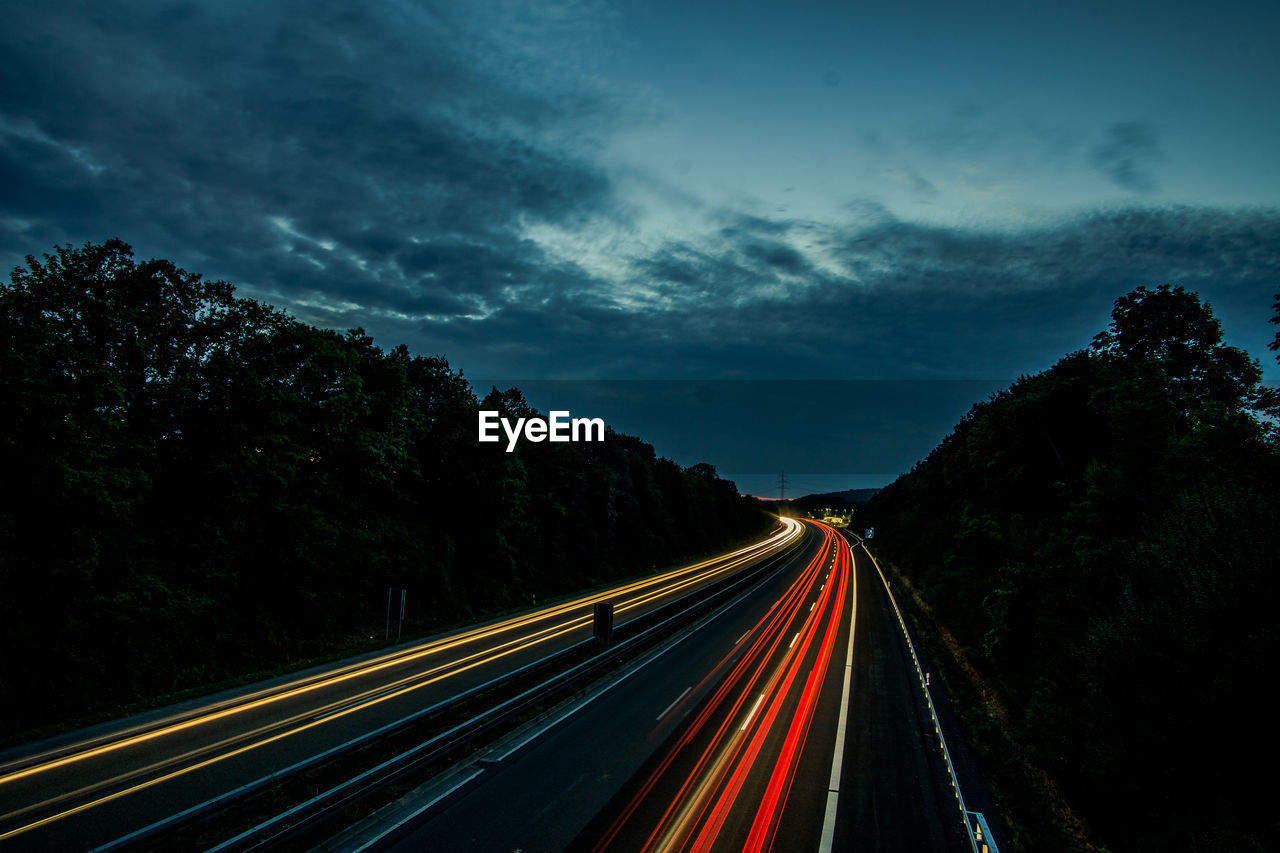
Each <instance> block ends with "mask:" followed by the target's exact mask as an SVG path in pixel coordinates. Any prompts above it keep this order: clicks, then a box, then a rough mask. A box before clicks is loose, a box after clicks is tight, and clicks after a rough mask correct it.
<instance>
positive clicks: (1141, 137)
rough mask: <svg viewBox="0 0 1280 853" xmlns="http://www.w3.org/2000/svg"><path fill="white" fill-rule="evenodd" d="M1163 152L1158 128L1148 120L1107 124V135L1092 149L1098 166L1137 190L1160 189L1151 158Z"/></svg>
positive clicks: (1093, 159) (1139, 191) (1140, 191)
mask: <svg viewBox="0 0 1280 853" xmlns="http://www.w3.org/2000/svg"><path fill="white" fill-rule="evenodd" d="M1159 156H1160V145H1159V142H1158V140H1157V139H1156V133H1155V130H1154V129H1153V128H1152V127H1151V126H1150V125H1148V124H1146V123H1145V122H1138V121H1130V122H1120V123H1118V124H1113V125H1111V127H1109V128H1107V133H1106V138H1105V139H1104V140H1103V141H1102V142H1100V143H1098V144H1097V145H1096V146H1095V147H1094V148H1093V150H1092V151H1091V152H1090V160H1091V162H1092V163H1093V165H1094V167H1095V168H1097V169H1098V170H1099V171H1101V172H1102V173H1103V174H1104V175H1106V176H1107V177H1108V178H1110V179H1111V180H1112V181H1113V182H1115V184H1116V185H1117V186H1120V187H1123V188H1124V189H1126V190H1131V191H1132V192H1135V193H1149V192H1152V191H1153V190H1155V189H1156V180H1155V177H1154V175H1152V173H1151V167H1150V164H1151V161H1152V160H1155V159H1157V158H1158V157H1159Z"/></svg>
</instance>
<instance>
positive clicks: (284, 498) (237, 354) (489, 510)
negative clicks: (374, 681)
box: [0, 241, 769, 736]
mask: <svg viewBox="0 0 1280 853" xmlns="http://www.w3.org/2000/svg"><path fill="white" fill-rule="evenodd" d="M0 359H2V360H3V363H2V364H0V465H2V466H3V471H4V482H5V487H4V489H3V490H0V650H3V653H2V654H0V697H3V700H4V701H3V702H0V708H3V710H2V711H0V729H2V730H3V732H4V733H6V734H7V735H10V736H11V735H12V734H13V733H14V732H16V731H19V730H22V729H24V728H26V727H30V726H33V725H38V724H44V723H47V722H50V721H51V720H56V719H59V718H65V717H71V716H76V715H80V714H83V713H85V712H88V711H93V710H98V709H105V708H109V707H112V706H114V705H117V704H119V703H122V702H129V701H133V700H138V699H145V698H146V697H148V696H151V695H155V694H158V693H163V692H165V691H169V690H172V689H178V688H184V687H190V686H192V685H198V684H202V683H210V682H212V681H215V680H217V679H220V678H224V677H228V676H234V675H236V674H238V673H241V672H246V671H253V670H259V669H261V668H264V667H267V666H273V665H280V664H283V663H286V662H288V661H290V660H296V659H299V658H300V657H302V656H305V655H310V654H315V653H323V652H325V651H326V650H328V649H334V648H344V647H349V646H350V645H351V644H352V642H353V640H354V639H355V638H360V639H367V638H368V635H369V634H371V633H375V632H376V636H377V639H378V640H381V638H382V632H383V619H384V614H385V601H386V591H387V588H388V587H397V588H399V587H403V588H407V589H408V590H409V593H408V604H409V613H410V615H411V616H416V620H415V623H414V624H415V625H416V626H417V627H418V628H419V629H425V628H428V627H430V626H433V625H439V624H443V623H448V622H451V621H457V620H459V619H464V618H468V617H470V616H472V615H476V614H479V613H481V612H484V611H493V610H499V609H502V608H507V607H512V606H519V605H523V604H526V603H528V602H530V601H532V600H533V598H534V596H536V595H543V596H546V595H554V594H557V593H565V592H568V591H571V590H573V589H575V588H581V587H584V586H589V585H592V584H596V583H600V582H602V581H606V580H608V579H612V578H617V577H621V576H624V575H627V574H634V573H636V572H639V571H648V570H650V569H651V568H654V567H663V566H664V565H667V564H670V563H672V562H673V561H677V560H683V559H686V558H689V557H692V556H695V555H701V554H705V553H708V552H710V551H712V550H713V549H717V548H722V547H724V546H726V545H727V544H729V543H730V542H733V541H737V540H739V539H742V538H744V537H746V536H749V535H753V534H755V533H757V532H760V531H762V530H763V529H764V528H765V527H766V526H767V525H768V523H769V520H768V517H767V516H765V515H764V514H763V513H762V512H761V511H760V510H759V509H758V507H757V505H756V504H755V502H754V501H748V500H746V499H742V498H740V497H739V496H738V495H737V493H736V491H735V490H734V488H733V486H732V484H731V483H729V482H727V481H725V480H722V479H719V478H718V477H716V474H715V471H714V469H713V468H711V467H710V466H709V465H695V466H693V467H691V468H687V469H683V468H681V467H679V466H678V465H676V464H675V463H673V462H671V461H670V460H667V459H660V458H657V457H656V456H655V453H654V450H653V448H652V447H651V446H649V445H648V444H645V443H644V442H642V441H640V440H639V439H637V438H633V437H630V436H626V435H620V434H616V433H614V432H612V431H610V432H609V433H608V435H607V437H606V440H605V441H604V442H603V443H590V444H589V443H557V444H550V443H547V442H543V443H539V444H531V443H528V442H522V443H521V444H520V445H519V446H518V448H517V450H516V451H515V452H514V453H506V452H505V443H503V444H480V443H479V442H478V441H477V414H476V413H477V411H478V409H479V408H481V407H482V405H483V408H486V409H500V410H501V411H502V412H503V413H504V414H506V415H524V414H529V412H530V411H531V410H530V409H529V406H528V404H527V403H526V402H525V401H524V399H523V398H522V397H521V395H520V393H519V391H517V390H507V391H503V392H499V391H497V390H496V389H495V390H493V391H492V392H490V393H489V395H488V396H487V397H486V398H485V399H484V401H483V404H481V403H480V402H478V401H477V399H476V396H475V394H474V393H473V391H472V389H471V387H470V386H469V385H468V384H467V382H465V381H464V380H463V378H462V376H461V375H460V374H459V373H457V372H455V371H453V370H451V369H450V367H449V365H448V364H447V363H446V362H445V361H444V359H442V358H424V357H421V356H413V355H410V353H409V352H408V350H407V349H406V348H405V347H403V346H401V347H397V348H396V349H394V350H391V351H390V352H383V351H382V350H380V349H379V348H378V347H376V346H374V344H373V341H372V340H371V339H370V338H369V337H368V336H366V335H365V334H363V333H362V332H361V331H360V330H355V331H352V332H349V333H347V334H346V335H340V334H337V333H334V332H332V331H326V330H323V329H318V328H315V327H312V326H309V325H306V324H304V323H301V322H299V321H297V320H295V319H292V318H291V317H289V316H288V315H286V314H284V313H281V312H279V311H277V310H274V309H272V308H270V307H268V306H266V305H263V304H261V303H258V302H255V301H252V300H248V299H242V298H237V297H235V296H234V294H233V288H232V287H231V286H230V285H228V284H226V283H223V282H210V281H205V280H203V279H202V278H201V277H200V276H198V275H194V274H190V273H187V272H184V271H183V270H180V269H178V268H176V267H175V266H174V265H173V264H171V263H169V262H167V261H160V260H153V261H147V262H145V263H136V262H135V261H134V260H133V258H132V253H131V251H130V248H129V247H128V246H127V245H125V244H123V243H121V242H119V241H111V242H108V243H106V244H103V245H88V246H86V247H84V248H83V249H74V250H73V249H71V248H69V247H68V248H64V249H59V250H58V252H57V255H56V256H46V257H45V259H44V260H43V261H37V260H34V259H31V258H28V262H27V266H26V268H21V269H18V270H15V271H14V273H13V276H12V283H11V284H9V285H5V286H4V287H2V288H0ZM411 627H412V626H411Z"/></svg>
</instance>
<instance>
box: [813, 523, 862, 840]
mask: <svg viewBox="0 0 1280 853" xmlns="http://www.w3.org/2000/svg"><path fill="white" fill-rule="evenodd" d="M845 547H848V543H847V542H846V543H845ZM849 588H850V590H852V595H853V602H852V605H851V606H850V607H849V650H848V651H847V652H846V653H845V659H844V688H843V689H842V690H841V692H840V721H839V723H837V724H836V749H835V752H834V753H833V754H832V756H831V778H830V780H829V781H828V782H827V812H826V815H825V816H824V817H823V819H822V841H821V842H820V843H819V844H818V853H831V849H832V844H833V843H834V841H835V835H836V810H837V809H836V807H837V804H838V803H839V801H840V770H841V767H842V766H843V764H844V736H845V723H846V722H847V721H848V717H849V682H850V680H851V678H852V676H853V626H854V624H855V623H856V622H857V619H858V576H857V574H855V572H854V562H853V549H852V548H850V549H849Z"/></svg>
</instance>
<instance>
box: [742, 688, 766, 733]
mask: <svg viewBox="0 0 1280 853" xmlns="http://www.w3.org/2000/svg"><path fill="white" fill-rule="evenodd" d="M763 701H764V694H763V693H761V694H760V698H759V699H757V700H756V704H754V705H752V706H751V713H750V714H747V718H746V719H745V720H743V721H742V726H741V727H739V729H738V731H740V732H745V731H746V730H747V725H748V724H749V723H750V722H751V718H752V717H754V716H755V715H756V711H759V710H760V703H761V702H763Z"/></svg>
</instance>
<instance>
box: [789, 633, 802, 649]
mask: <svg viewBox="0 0 1280 853" xmlns="http://www.w3.org/2000/svg"><path fill="white" fill-rule="evenodd" d="M798 639H800V632H799V631H796V635H795V636H794V637H792V638H791V642H790V643H789V644H788V645H787V648H791V647H792V646H794V645H795V644H796V640H798Z"/></svg>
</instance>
